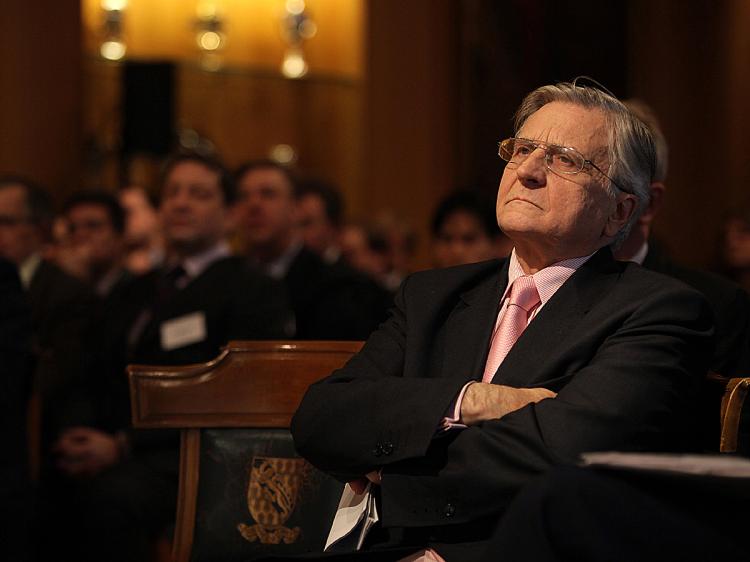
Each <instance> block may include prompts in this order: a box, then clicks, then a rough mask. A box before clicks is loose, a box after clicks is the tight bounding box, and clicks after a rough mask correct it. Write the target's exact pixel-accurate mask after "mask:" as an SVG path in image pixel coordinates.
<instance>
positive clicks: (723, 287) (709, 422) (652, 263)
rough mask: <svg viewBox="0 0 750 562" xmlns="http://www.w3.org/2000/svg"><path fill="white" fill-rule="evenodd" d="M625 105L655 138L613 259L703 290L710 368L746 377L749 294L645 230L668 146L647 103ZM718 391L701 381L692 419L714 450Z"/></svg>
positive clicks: (658, 203)
mask: <svg viewBox="0 0 750 562" xmlns="http://www.w3.org/2000/svg"><path fill="white" fill-rule="evenodd" d="M625 105H626V106H627V107H628V109H629V110H630V111H631V112H632V113H633V114H634V115H635V116H636V117H637V118H638V119H640V120H641V121H642V122H643V123H644V124H646V126H648V127H649V129H650V130H651V132H652V134H653V136H654V140H655V148H656V167H655V169H654V175H653V177H652V178H651V182H650V185H649V190H650V198H649V201H648V205H647V206H646V207H645V209H644V210H643V212H642V213H641V215H640V216H639V217H638V220H637V221H636V223H635V225H634V226H633V229H632V230H631V231H630V234H629V235H628V237H627V238H626V239H625V241H624V242H623V244H622V246H620V248H619V249H618V250H617V251H616V253H615V257H616V258H617V259H619V260H628V261H634V262H636V263H638V264H640V265H642V266H643V267H645V268H648V269H651V270H654V271H658V272H659V273H664V274H666V275H669V276H671V277H675V278H676V279H679V280H680V281H682V282H684V283H686V284H688V285H690V286H691V287H693V288H694V289H697V290H698V291H700V292H701V293H703V295H704V296H705V297H706V300H707V301H708V302H709V304H710V305H711V308H712V310H713V313H714V317H715V319H716V325H715V330H716V339H715V341H716V346H715V350H714V354H713V358H712V360H711V364H710V368H711V370H712V371H715V372H718V373H720V374H722V375H725V376H728V377H732V376H742V375H746V374H747V373H748V372H750V298H749V297H748V295H747V293H746V292H745V291H744V290H742V289H741V288H740V287H738V286H737V285H735V284H734V283H729V282H727V281H726V280H725V279H723V278H721V277H719V276H718V275H714V274H712V273H709V272H706V271H700V270H696V269H691V268H688V267H685V266H682V265H680V264H677V263H675V262H674V261H672V260H671V259H670V258H669V256H667V255H666V253H665V252H664V251H663V250H662V248H661V247H660V246H659V245H658V244H657V243H656V241H654V240H653V238H652V236H651V229H652V226H653V223H654V220H655V219H656V217H657V215H658V213H659V211H660V210H661V208H662V205H663V204H664V198H665V195H666V179H667V171H668V165H669V147H668V144H667V141H666V138H665V136H664V133H663V132H662V130H661V128H660V126H659V122H658V119H657V117H656V115H655V114H654V112H653V110H652V109H651V108H650V107H649V106H648V105H646V104H645V103H644V102H642V101H639V100H628V101H626V102H625ZM721 395H722V389H721V388H720V386H719V385H716V384H713V383H711V382H704V388H703V389H702V396H703V400H702V403H701V411H700V412H697V413H696V418H697V419H698V420H699V421H698V422H697V425H698V429H697V432H698V434H699V435H698V439H699V440H700V448H702V449H705V450H708V451H716V450H718V445H719V431H720V423H719V417H718V416H717V415H716V412H717V408H718V404H719V403H720V401H721Z"/></svg>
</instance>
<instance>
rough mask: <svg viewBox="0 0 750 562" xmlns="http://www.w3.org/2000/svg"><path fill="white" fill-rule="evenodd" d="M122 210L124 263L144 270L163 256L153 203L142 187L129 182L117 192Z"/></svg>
mask: <svg viewBox="0 0 750 562" xmlns="http://www.w3.org/2000/svg"><path fill="white" fill-rule="evenodd" d="M119 199H120V205H121V206H122V208H123V210H124V211H125V267H126V268H127V269H128V270H130V271H131V272H132V273H135V274H139V273H146V272H147V271H150V270H151V269H152V268H154V267H158V266H160V265H161V263H162V261H163V260H164V239H163V236H162V233H161V225H160V223H159V215H158V211H157V209H156V206H155V203H154V202H153V201H152V200H151V198H150V197H149V194H148V193H147V192H146V190H145V189H143V188H142V187H138V186H134V185H131V186H129V187H126V188H123V189H121V190H120V193H119Z"/></svg>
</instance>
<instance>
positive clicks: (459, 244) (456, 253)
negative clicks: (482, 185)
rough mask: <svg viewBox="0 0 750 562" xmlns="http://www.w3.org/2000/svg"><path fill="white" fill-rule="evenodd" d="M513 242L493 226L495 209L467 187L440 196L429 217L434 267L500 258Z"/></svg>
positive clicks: (495, 225) (505, 253) (494, 223)
mask: <svg viewBox="0 0 750 562" xmlns="http://www.w3.org/2000/svg"><path fill="white" fill-rule="evenodd" d="M512 249H513V245H512V243H511V242H510V240H508V237H507V236H505V235H504V234H503V232H502V231H501V230H500V228H498V226H497V219H496V218H495V210H494V208H493V206H492V204H490V203H489V202H486V201H483V200H482V199H481V198H480V196H479V195H477V194H476V193H474V192H471V191H456V192H454V193H451V194H450V195H448V196H447V197H446V198H445V199H443V200H442V201H441V202H440V203H439V204H438V206H437V209H435V213H434V214H433V217H432V255H433V263H434V265H435V267H451V266H453V265H463V264H467V263H476V262H480V261H484V260H489V259H493V258H504V257H506V256H508V255H509V254H510V251H511V250H512Z"/></svg>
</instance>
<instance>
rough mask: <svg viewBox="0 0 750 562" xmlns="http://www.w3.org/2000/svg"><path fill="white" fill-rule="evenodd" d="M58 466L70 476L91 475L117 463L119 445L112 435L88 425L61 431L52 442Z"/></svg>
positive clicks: (119, 454) (119, 451) (119, 453)
mask: <svg viewBox="0 0 750 562" xmlns="http://www.w3.org/2000/svg"><path fill="white" fill-rule="evenodd" d="M54 450H55V452H56V453H57V454H58V455H59V460H58V462H57V466H58V468H60V470H62V471H63V472H65V473H66V474H68V475H69V476H93V475H95V474H98V473H100V472H101V471H102V470H104V469H105V468H108V467H110V466H112V465H114V464H116V463H117V462H118V461H119V460H120V457H121V447H120V444H119V443H118V441H117V438H116V437H115V436H114V435H110V434H109V433H104V432H103V431H99V430H97V429H92V428H90V427H74V428H71V429H68V430H66V431H64V432H63V434H62V435H61V436H60V439H58V441H57V443H56V444H55V448H54Z"/></svg>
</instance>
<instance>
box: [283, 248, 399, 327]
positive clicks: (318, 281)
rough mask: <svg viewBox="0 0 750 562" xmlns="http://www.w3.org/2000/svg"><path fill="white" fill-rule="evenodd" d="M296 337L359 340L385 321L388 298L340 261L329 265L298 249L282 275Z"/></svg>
mask: <svg viewBox="0 0 750 562" xmlns="http://www.w3.org/2000/svg"><path fill="white" fill-rule="evenodd" d="M284 282H285V283H286V286H287V289H288V292H289V297H290V299H291V302H292V307H293V309H294V314H295V316H296V320H297V331H296V336H297V338H298V339H303V340H305V339H316V340H317V339H329V340H363V339H367V338H368V337H369V335H370V334H371V333H372V332H373V331H374V330H375V329H376V328H377V327H378V325H379V324H380V323H381V322H382V321H383V320H385V317H386V314H387V311H388V307H390V306H391V304H392V300H391V298H390V295H389V294H388V293H387V292H386V291H385V290H384V289H382V288H380V287H379V286H378V285H377V284H376V283H375V282H374V281H372V280H370V279H369V278H367V277H365V276H364V275H362V274H360V273H358V272H356V271H355V270H353V269H352V268H350V267H349V266H347V265H346V264H344V263H337V264H333V265H329V264H327V263H325V262H324V261H323V260H322V258H320V257H319V256H318V255H317V254H315V253H313V252H312V251H310V250H308V249H307V248H302V249H301V250H300V251H299V253H298V254H297V255H296V256H295V258H294V260H293V261H292V263H291V264H290V266H289V270H288V271H287V274H286V276H285V277H284Z"/></svg>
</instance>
